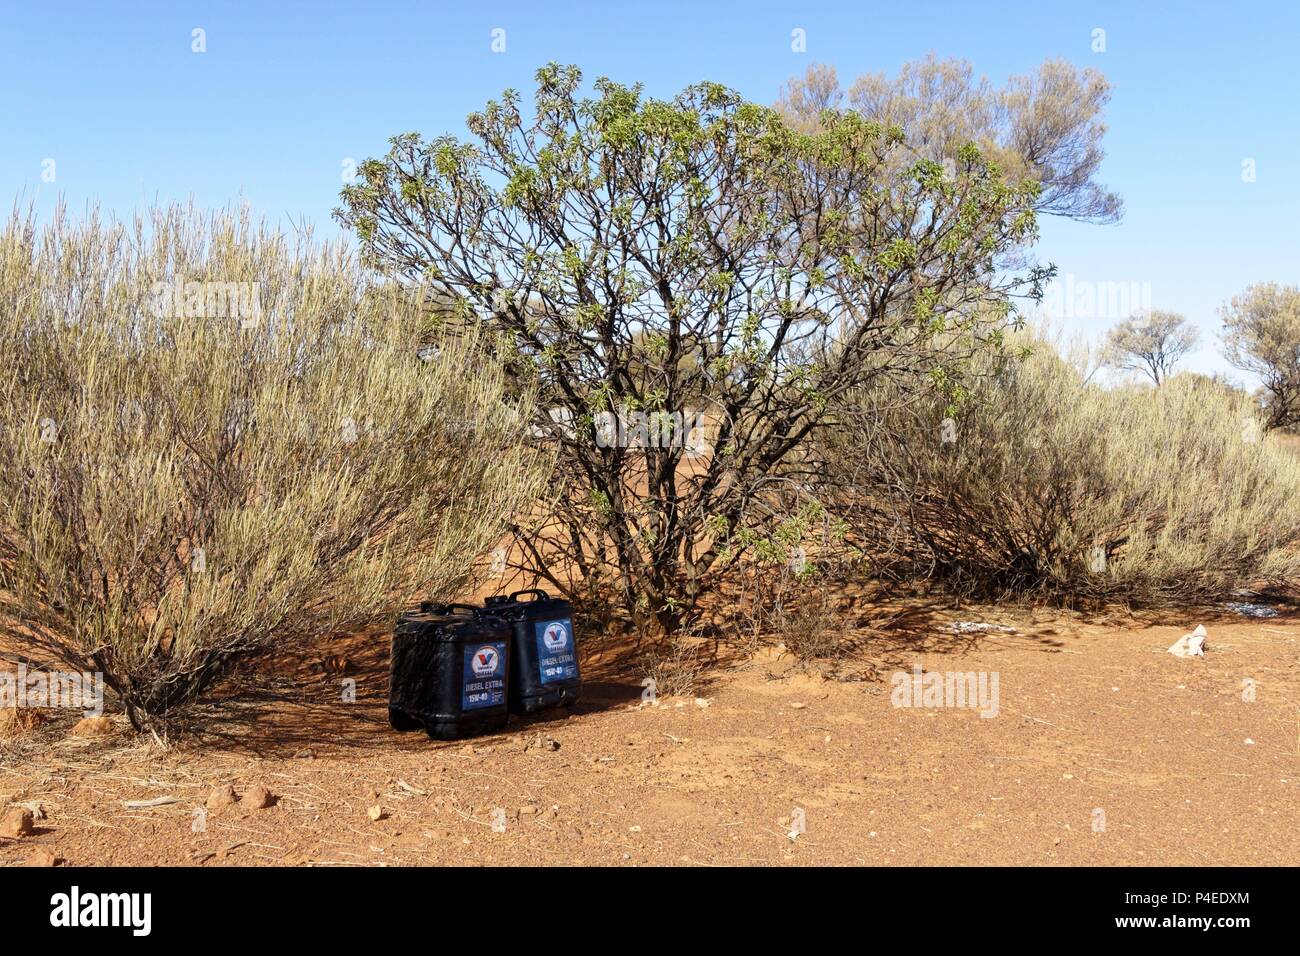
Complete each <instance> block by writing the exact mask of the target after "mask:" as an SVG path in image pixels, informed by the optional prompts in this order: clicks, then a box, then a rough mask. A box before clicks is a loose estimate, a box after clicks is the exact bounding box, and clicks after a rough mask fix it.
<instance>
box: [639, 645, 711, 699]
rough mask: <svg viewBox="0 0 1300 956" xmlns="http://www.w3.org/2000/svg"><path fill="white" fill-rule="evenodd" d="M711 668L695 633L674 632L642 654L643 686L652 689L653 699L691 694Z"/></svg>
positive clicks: (688, 695)
mask: <svg viewBox="0 0 1300 956" xmlns="http://www.w3.org/2000/svg"><path fill="white" fill-rule="evenodd" d="M708 668H709V661H708V660H707V659H706V658H705V655H704V653H703V650H702V648H701V645H700V643H699V641H698V640H697V639H696V638H695V637H694V636H691V635H687V634H672V635H669V636H668V637H667V638H665V639H664V640H662V641H659V642H657V643H656V644H654V645H653V646H651V647H649V648H648V649H647V650H646V651H645V653H644V654H643V655H642V659H641V675H642V679H641V685H642V686H643V687H645V688H647V690H649V691H652V694H651V699H653V698H656V697H690V696H691V695H692V694H694V693H695V692H696V690H697V689H698V688H699V686H700V681H701V680H702V679H703V676H704V672H705V671H706V670H708ZM643 696H644V695H643Z"/></svg>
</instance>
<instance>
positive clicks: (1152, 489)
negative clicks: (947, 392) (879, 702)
mask: <svg viewBox="0 0 1300 956" xmlns="http://www.w3.org/2000/svg"><path fill="white" fill-rule="evenodd" d="M1013 345H1014V346H1016V347H1020V346H1030V347H1031V348H1032V352H1031V353H1030V354H1029V355H1028V356H1027V357H1026V358H1024V359H1023V360H1020V359H1017V358H1006V357H999V356H998V355H997V354H995V353H991V352H990V353H986V354H985V355H984V357H983V358H982V359H981V360H980V362H979V363H977V365H976V367H975V368H974V369H973V370H972V372H973V374H972V376H971V378H970V395H969V398H968V399H967V400H966V401H965V402H964V403H962V404H961V405H960V407H959V408H958V409H957V410H956V411H951V410H949V409H948V408H947V407H946V403H947V400H946V399H945V398H944V397H942V396H938V395H935V394H934V393H933V392H931V394H930V396H929V397H928V398H925V397H923V398H922V399H921V400H917V401H900V400H899V397H900V395H901V394H903V393H902V392H901V390H900V392H899V393H894V394H879V395H873V396H870V397H869V398H867V399H865V400H863V401H862V402H861V403H860V404H859V406H858V407H857V408H856V409H854V411H855V412H856V413H857V415H858V417H857V418H856V421H859V422H862V423H863V424H862V425H861V426H859V428H860V430H859V431H858V432H856V433H853V432H849V433H845V434H843V435H842V436H840V438H839V440H838V442H837V443H836V444H834V445H833V446H832V449H831V453H830V459H831V470H832V472H833V473H835V474H836V475H837V476H838V478H839V479H840V481H841V482H842V485H841V490H842V491H843V488H845V487H848V488H849V489H851V490H850V492H849V494H848V497H849V498H850V500H849V503H848V505H847V508H846V510H847V512H848V513H849V514H850V515H851V519H852V523H853V524H854V525H855V529H856V530H857V532H858V533H859V534H861V535H862V537H863V539H864V540H865V541H866V544H867V549H868V550H869V551H870V552H871V553H872V554H873V555H874V556H876V557H877V558H884V557H885V556H887V555H889V554H891V553H892V554H894V555H898V556H899V557H900V558H901V559H902V561H903V564H904V565H905V566H906V567H908V568H910V569H911V571H912V572H913V573H916V574H919V575H920V576H934V577H938V578H942V579H943V580H945V581H946V582H948V583H949V584H951V585H953V586H955V587H956V588H957V589H958V590H960V591H963V592H966V593H979V594H984V595H989V596H997V595H1005V594H1016V593H1027V592H1043V593H1050V594H1054V595H1057V596H1062V597H1073V596H1082V595H1086V596H1097V597H1111V598H1131V599H1137V600H1143V601H1182V600H1195V599H1214V598H1220V597H1223V596H1225V595H1227V594H1228V593H1230V592H1231V591H1233V590H1234V589H1237V588H1241V587H1248V586H1251V585H1256V584H1259V583H1261V582H1269V583H1283V582H1286V581H1294V580H1295V579H1296V578H1297V577H1298V576H1300V550H1297V548H1296V547H1295V545H1296V543H1297V541H1298V540H1300V461H1297V459H1296V457H1295V456H1294V455H1293V454H1292V453H1291V452H1290V451H1289V450H1288V449H1287V448H1285V447H1284V446H1283V445H1282V444H1281V443H1280V442H1279V441H1278V440H1277V439H1276V438H1274V437H1273V436H1271V435H1265V434H1263V432H1262V429H1261V428H1260V425H1259V421H1258V417H1257V413H1256V411H1255V408H1254V406H1253V404H1252V402H1251V400H1250V398H1249V396H1247V395H1245V394H1244V393H1240V392H1236V391H1233V390H1231V389H1228V388H1225V387H1223V386H1222V385H1219V384H1218V383H1214V382H1211V381H1209V380H1206V379H1203V378H1201V377H1198V376H1190V375H1177V376H1174V377H1172V378H1171V379H1169V380H1168V381H1167V382H1166V383H1165V384H1163V385H1162V386H1161V387H1160V388H1158V389H1152V388H1148V387H1137V386H1122V387H1118V388H1113V389H1107V388H1104V387H1102V386H1100V385H1098V384H1096V383H1095V382H1093V381H1091V380H1090V379H1089V378H1088V376H1087V375H1086V373H1085V370H1086V368H1087V365H1088V356H1086V355H1081V354H1076V355H1072V356H1069V357H1063V356H1062V355H1061V354H1059V353H1058V352H1057V351H1056V349H1055V348H1053V347H1052V345H1051V343H1049V342H1047V341H1045V340H1044V339H1042V338H1041V337H1034V336H1028V335H1026V336H1024V337H1022V338H1020V339H1019V340H1018V341H1015V342H1013ZM945 417H951V418H952V419H953V420H954V421H953V424H954V425H955V430H950V437H951V438H953V439H954V440H951V441H947V442H945V441H944V440H943V432H944V429H943V425H942V422H943V419H944V418H945Z"/></svg>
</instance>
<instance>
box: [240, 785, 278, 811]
mask: <svg viewBox="0 0 1300 956" xmlns="http://www.w3.org/2000/svg"><path fill="white" fill-rule="evenodd" d="M239 802H240V804H241V805H242V806H246V807H248V808H249V809H250V810H265V809H266V808H267V807H269V806H270V805H271V804H273V803H275V797H274V796H273V795H272V794H271V791H270V790H267V789H266V787H264V786H262V785H261V784H260V783H255V784H253V785H252V786H251V787H249V788H248V789H247V790H245V791H244V796H243V798H242V799H241V800H240V801H239Z"/></svg>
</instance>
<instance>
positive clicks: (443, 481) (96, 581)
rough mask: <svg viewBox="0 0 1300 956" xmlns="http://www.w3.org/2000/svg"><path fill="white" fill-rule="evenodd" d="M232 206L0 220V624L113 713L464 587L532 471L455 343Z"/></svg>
mask: <svg viewBox="0 0 1300 956" xmlns="http://www.w3.org/2000/svg"><path fill="white" fill-rule="evenodd" d="M422 326H423V322H422V316H421V306H420V304H419V302H418V301H416V300H413V299H412V298H411V296H410V294H409V293H408V292H407V291H404V290H402V289H399V288H397V287H396V286H393V285H381V284H374V283H372V282H369V281H367V280H366V279H365V278H364V277H363V273H362V272H360V271H359V269H358V268H357V267H356V266H355V265H354V264H353V263H352V262H351V261H350V259H349V258H348V256H347V255H345V254H344V253H343V252H342V251H341V250H339V249H336V248H331V247H319V246H314V245H312V244H311V242H310V240H309V239H305V238H301V239H299V240H297V241H294V242H290V241H286V239H285V238H283V237H282V236H280V235H278V234H275V233H272V232H269V231H267V229H266V228H265V227H264V226H256V225H253V224H250V222H249V221H248V218H247V216H246V215H231V214H224V213H223V214H215V215H212V216H210V217H204V216H201V215H198V214H196V213H194V212H193V211H192V210H183V209H177V208H173V209H168V210H161V211H155V212H153V213H152V214H151V215H149V216H148V217H146V218H144V219H140V220H137V222H136V223H135V225H134V227H133V228H129V227H123V226H120V225H116V224H104V223H101V222H100V221H99V219H98V217H97V216H92V217H90V218H89V220H88V221H86V222H84V223H81V224H74V223H72V222H70V221H68V220H67V219H66V217H65V216H64V215H63V214H62V213H59V214H58V215H56V217H55V218H54V220H53V221H52V222H51V223H50V224H49V225H48V226H47V227H45V228H40V229H38V228H37V227H36V226H35V224H34V222H33V220H31V219H30V218H24V217H21V216H15V217H13V218H12V219H11V220H10V221H9V223H8V225H7V226H6V227H5V228H4V230H3V233H2V234H0V380H3V381H4V383H5V387H4V390H3V393H2V394H0V442H2V443H3V447H2V449H0V450H2V453H0V616H3V619H4V626H5V628H6V630H9V631H11V632H13V633H16V634H18V635H19V636H20V637H22V638H24V639H26V640H27V641H29V642H30V643H31V644H32V645H33V646H39V647H42V648H44V649H45V650H47V651H48V652H52V653H53V654H54V655H56V656H57V657H59V658H60V659H62V660H63V661H66V662H68V663H72V664H75V665H76V666H81V667H91V668H93V669H96V670H100V671H102V672H103V673H104V675H105V680H106V682H107V683H108V684H109V685H110V686H111V687H113V688H114V689H115V690H116V691H117V692H118V693H119V694H120V695H121V697H122V699H123V701H124V704H125V706H126V709H127V713H128V715H129V716H130V718H131V720H132V722H133V723H135V724H136V725H137V726H141V725H142V724H144V723H147V722H148V721H149V719H150V718H153V717H156V716H158V715H162V714H166V713H168V712H169V711H171V710H173V709H174V708H175V707H177V706H178V705H181V704H184V703H186V702H188V701H191V700H193V699H194V698H195V697H196V696H197V695H198V694H200V693H201V692H202V691H203V690H204V689H205V688H206V687H207V686H209V685H210V684H211V683H212V681H213V680H214V679H216V678H217V677H219V676H220V675H221V674H222V673H223V672H224V671H225V670H226V669H227V668H228V667H229V665H230V664H231V663H232V662H234V661H235V660H237V659H238V658H240V657H242V656H245V655H248V654H249V653H251V652H254V651H258V650H260V649H263V648H266V647H268V646H270V645H272V644H274V645H275V646H282V645H283V643H285V642H289V641H293V640H296V639H301V638H306V637H311V636H315V635H324V634H329V633H335V632H342V631H347V630H351V629H355V628H359V627H362V626H366V625H369V624H371V623H374V622H376V621H379V620H383V619H386V618H391V616H392V615H393V614H394V613H395V611H396V609H397V607H398V606H399V605H400V604H401V603H403V602H404V601H409V600H410V599H411V598H413V597H414V596H416V595H424V594H442V595H450V594H454V593H455V592H457V591H459V590H461V589H462V588H464V587H465V586H466V585H467V584H469V583H470V580H471V578H472V575H473V570H472V569H473V562H474V560H475V557H476V556H477V555H479V554H481V553H482V552H484V551H485V550H487V549H490V548H491V547H492V545H493V544H494V543H495V542H496V541H497V540H498V538H499V536H500V535H501V534H502V532H503V529H504V527H505V526H506V523H507V521H508V520H509V518H510V516H511V514H512V513H513V512H514V511H515V509H516V508H518V507H521V506H525V505H526V504H527V503H528V502H529V501H530V500H531V498H532V497H533V496H534V494H535V493H536V492H537V491H538V489H539V487H540V484H541V482H542V480H543V476H544V475H545V474H547V473H548V470H549V466H550V463H549V462H548V461H538V460H537V456H536V453H535V452H533V451H530V450H528V449H527V447H526V446H525V445H524V444H523V443H522V440H523V438H524V437H525V429H526V422H527V419H528V417H529V415H530V413H531V412H530V409H529V408H528V407H526V404H525V403H522V402H521V401H520V400H519V399H517V398H516V399H515V400H513V402H510V403H508V402H507V401H505V400H504V398H503V395H504V394H505V393H504V390H503V381H502V376H501V373H500V370H499V368H498V367H497V366H496V365H494V364H493V363H491V362H490V361H488V360H487V359H486V358H485V356H484V355H483V354H482V353H481V352H480V351H479V350H478V349H477V348H476V347H475V344H474V342H473V341H472V340H467V339H460V340H458V341H457V342H454V343H450V342H449V343H444V344H443V347H442V348H441V350H437V351H430V350H428V349H426V350H424V351H420V345H421V339H420V330H421V328H422Z"/></svg>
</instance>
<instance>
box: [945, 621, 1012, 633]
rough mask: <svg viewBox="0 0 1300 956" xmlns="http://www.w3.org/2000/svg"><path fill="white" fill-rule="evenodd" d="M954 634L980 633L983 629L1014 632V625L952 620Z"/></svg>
mask: <svg viewBox="0 0 1300 956" xmlns="http://www.w3.org/2000/svg"><path fill="white" fill-rule="evenodd" d="M949 626H950V627H951V628H952V631H953V633H954V634H980V633H983V632H984V631H1001V632H1002V633H1003V634H1014V633H1016V629H1015V628H1014V627H1007V626H1006V625H1005V624H986V623H985V622H983V621H954V622H953V623H952V624H951V625H949Z"/></svg>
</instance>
